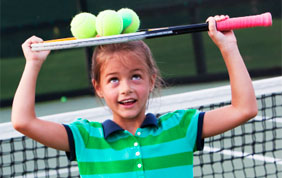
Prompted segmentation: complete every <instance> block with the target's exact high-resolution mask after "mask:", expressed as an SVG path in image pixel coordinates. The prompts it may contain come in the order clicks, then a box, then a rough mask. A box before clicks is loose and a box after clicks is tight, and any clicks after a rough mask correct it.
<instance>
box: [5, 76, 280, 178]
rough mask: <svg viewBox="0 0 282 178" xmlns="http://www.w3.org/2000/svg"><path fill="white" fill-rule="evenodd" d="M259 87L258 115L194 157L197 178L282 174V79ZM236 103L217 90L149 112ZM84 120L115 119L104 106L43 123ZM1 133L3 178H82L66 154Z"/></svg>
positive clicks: (169, 100) (168, 101)
mask: <svg viewBox="0 0 282 178" xmlns="http://www.w3.org/2000/svg"><path fill="white" fill-rule="evenodd" d="M253 83H254V87H255V91H256V96H257V102H258V106H259V113H258V115H257V116H256V117H255V118H253V119H251V120H250V121H248V122H247V123H245V124H243V125H241V126H239V127H237V128H235V129H233V130H231V131H228V132H225V133H223V134H220V135H218V136H215V137H211V138H208V139H205V147H204V150H203V151H199V152H195V153H194V155H195V157H194V177H240V178H241V177H278V176H279V175H282V87H281V84H282V77H275V78H271V79H264V80H259V81H255V82H253ZM230 99H231V94H230V87H229V86H224V87H217V88H212V89H206V90H200V91H195V92H188V93H181V94H175V95H169V96H164V97H160V98H154V99H151V100H150V104H149V109H148V112H152V113H155V114H157V115H161V114H164V113H166V112H169V111H173V110H176V109H187V108H197V109H199V110H202V111H207V110H211V109H215V108H218V107H221V106H224V105H226V104H229V103H230ZM78 117H82V118H85V119H89V120H92V121H98V122H102V121H103V120H105V119H108V118H111V115H110V113H109V112H108V110H107V109H105V108H104V107H101V108H94V109H87V110H81V111H75V112H69V113H62V114H56V115H50V116H45V117H42V118H41V119H47V120H52V121H55V122H60V123H70V122H72V121H73V120H75V119H76V118H78ZM0 133H1V134H0V177H7V178H8V177H79V172H78V168H77V164H76V163H75V162H68V161H67V158H66V156H65V153H64V152H62V151H56V150H54V149H51V148H47V147H45V146H43V145H41V144H39V143H37V142H35V141H33V140H31V139H29V138H27V137H25V136H23V135H21V134H20V133H18V132H16V131H14V129H13V128H12V125H11V123H4V124H1V125H0Z"/></svg>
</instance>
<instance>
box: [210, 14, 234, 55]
mask: <svg viewBox="0 0 282 178" xmlns="http://www.w3.org/2000/svg"><path fill="white" fill-rule="evenodd" d="M228 18H229V16H227V15H220V16H219V15H217V16H214V17H209V18H208V19H207V22H208V23H209V31H208V34H209V36H210V38H211V39H212V40H213V42H214V43H215V44H216V45H217V46H218V48H219V49H220V50H223V49H232V48H233V47H234V45H235V46H237V40H236V37H235V35H234V33H233V31H225V32H220V31H217V29H216V22H219V21H223V20H226V19H228Z"/></svg>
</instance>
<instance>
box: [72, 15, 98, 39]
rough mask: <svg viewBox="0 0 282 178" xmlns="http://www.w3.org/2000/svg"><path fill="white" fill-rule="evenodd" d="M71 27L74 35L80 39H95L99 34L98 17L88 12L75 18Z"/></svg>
mask: <svg viewBox="0 0 282 178" xmlns="http://www.w3.org/2000/svg"><path fill="white" fill-rule="evenodd" d="M70 26H71V33H72V35H73V36H74V37H76V38H78V39H81V38H91V37H95V36H96V34H97V32H96V16H95V15H93V14H91V13H88V12H82V13H79V14H77V15H76V16H74V18H73V19H72V21H71V24H70Z"/></svg>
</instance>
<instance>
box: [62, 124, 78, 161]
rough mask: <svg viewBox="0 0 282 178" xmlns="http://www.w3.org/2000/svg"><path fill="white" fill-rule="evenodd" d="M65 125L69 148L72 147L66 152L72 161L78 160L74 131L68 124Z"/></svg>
mask: <svg viewBox="0 0 282 178" xmlns="http://www.w3.org/2000/svg"><path fill="white" fill-rule="evenodd" d="M63 126H64V127H65V129H66V131H67V134H68V141H69V149H70V150H69V151H68V152H66V155H67V157H68V159H69V160H70V161H75V160H76V156H75V145H74V138H73V134H72V131H71V129H70V127H69V126H68V125H65V124H63Z"/></svg>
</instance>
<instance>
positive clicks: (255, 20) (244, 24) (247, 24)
mask: <svg viewBox="0 0 282 178" xmlns="http://www.w3.org/2000/svg"><path fill="white" fill-rule="evenodd" d="M271 25H272V17H271V14H270V13H269V12H267V13H263V14H260V15H252V16H246V17H235V18H230V19H226V20H223V21H219V22H217V23H216V27H217V30H219V31H229V30H234V29H241V28H251V27H258V26H263V27H268V26H271Z"/></svg>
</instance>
